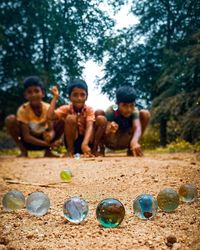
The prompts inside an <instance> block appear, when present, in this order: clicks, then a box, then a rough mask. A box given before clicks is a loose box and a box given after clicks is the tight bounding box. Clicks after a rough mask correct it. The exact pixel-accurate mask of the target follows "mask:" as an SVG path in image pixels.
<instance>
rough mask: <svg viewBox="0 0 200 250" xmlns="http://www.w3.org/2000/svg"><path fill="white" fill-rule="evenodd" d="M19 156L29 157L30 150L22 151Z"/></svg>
mask: <svg viewBox="0 0 200 250" xmlns="http://www.w3.org/2000/svg"><path fill="white" fill-rule="evenodd" d="M17 157H19V158H21V157H28V152H27V151H21V153H20V154H19V155H18V156H17Z"/></svg>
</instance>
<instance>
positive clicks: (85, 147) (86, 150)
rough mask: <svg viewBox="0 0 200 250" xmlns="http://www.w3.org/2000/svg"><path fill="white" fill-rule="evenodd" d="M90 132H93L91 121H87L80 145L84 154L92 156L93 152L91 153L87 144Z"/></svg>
mask: <svg viewBox="0 0 200 250" xmlns="http://www.w3.org/2000/svg"><path fill="white" fill-rule="evenodd" d="M92 132H93V121H87V123H86V130H85V136H84V139H83V142H82V145H81V149H82V151H83V154H84V155H85V156H93V154H92V153H91V148H90V147H89V145H88V144H89V142H90V139H91V136H92Z"/></svg>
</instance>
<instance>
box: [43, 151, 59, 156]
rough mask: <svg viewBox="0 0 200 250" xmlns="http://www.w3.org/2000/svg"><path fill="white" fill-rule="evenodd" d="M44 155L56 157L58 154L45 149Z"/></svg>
mask: <svg viewBox="0 0 200 250" xmlns="http://www.w3.org/2000/svg"><path fill="white" fill-rule="evenodd" d="M44 157H54V158H58V157H60V156H59V155H55V154H53V153H52V151H51V150H50V149H46V150H45V153H44Z"/></svg>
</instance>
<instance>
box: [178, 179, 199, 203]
mask: <svg viewBox="0 0 200 250" xmlns="http://www.w3.org/2000/svg"><path fill="white" fill-rule="evenodd" d="M178 193H179V198H180V200H181V201H183V202H193V201H194V200H196V199H197V195H198V191H197V187H196V186H194V185H193V184H190V183H186V184H183V185H181V187H180V188H179V191H178Z"/></svg>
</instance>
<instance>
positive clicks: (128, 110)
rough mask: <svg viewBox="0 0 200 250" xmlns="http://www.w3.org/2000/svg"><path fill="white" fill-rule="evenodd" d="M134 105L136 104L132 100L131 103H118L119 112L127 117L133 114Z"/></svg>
mask: <svg viewBox="0 0 200 250" xmlns="http://www.w3.org/2000/svg"><path fill="white" fill-rule="evenodd" d="M134 107H135V105H134V103H132V102H131V103H125V102H120V103H118V110H119V113H120V114H121V115H123V116H124V117H126V118H128V117H129V116H131V114H132V113H133V110H134Z"/></svg>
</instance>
